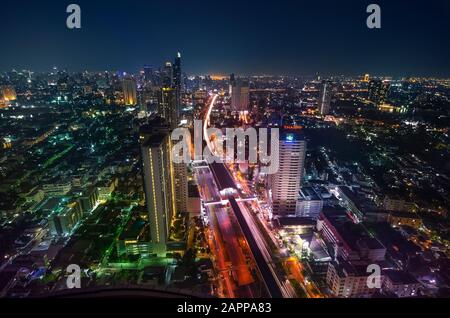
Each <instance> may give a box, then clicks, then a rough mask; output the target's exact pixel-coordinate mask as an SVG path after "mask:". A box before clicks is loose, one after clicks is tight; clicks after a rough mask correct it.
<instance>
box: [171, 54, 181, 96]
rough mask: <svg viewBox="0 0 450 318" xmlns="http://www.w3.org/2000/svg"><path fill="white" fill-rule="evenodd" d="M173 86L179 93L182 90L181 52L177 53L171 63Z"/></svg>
mask: <svg viewBox="0 0 450 318" xmlns="http://www.w3.org/2000/svg"><path fill="white" fill-rule="evenodd" d="M173 86H174V88H176V89H177V90H178V93H179V94H181V91H182V74H181V54H180V52H178V53H177V56H176V57H175V62H174V63H173Z"/></svg>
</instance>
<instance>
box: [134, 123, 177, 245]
mask: <svg viewBox="0 0 450 318" xmlns="http://www.w3.org/2000/svg"><path fill="white" fill-rule="evenodd" d="M141 140H142V146H141V150H142V161H143V166H144V169H143V173H144V190H145V200H146V204H147V210H148V213H149V218H148V221H149V224H150V239H151V243H152V251H153V253H157V254H163V253H165V251H166V245H167V242H168V239H169V230H170V222H171V220H172V216H173V215H174V213H176V207H175V200H174V186H173V167H172V164H171V145H170V144H171V141H170V135H169V134H168V133H167V132H162V131H159V132H154V133H152V134H150V135H142V134H141Z"/></svg>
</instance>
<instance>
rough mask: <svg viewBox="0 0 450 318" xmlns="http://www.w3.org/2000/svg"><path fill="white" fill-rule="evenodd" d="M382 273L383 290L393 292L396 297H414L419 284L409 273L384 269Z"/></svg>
mask: <svg viewBox="0 0 450 318" xmlns="http://www.w3.org/2000/svg"><path fill="white" fill-rule="evenodd" d="M383 274H384V277H385V279H384V283H383V290H384V291H385V292H388V293H391V294H395V295H396V296H397V297H400V298H401V297H415V296H417V295H418V292H419V288H420V287H421V284H420V283H419V282H418V281H417V279H415V278H414V276H412V275H411V274H409V273H407V272H403V271H397V270H386V271H384V272H383Z"/></svg>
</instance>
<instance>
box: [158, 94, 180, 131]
mask: <svg viewBox="0 0 450 318" xmlns="http://www.w3.org/2000/svg"><path fill="white" fill-rule="evenodd" d="M158 114H159V116H161V117H162V118H164V120H165V121H166V123H167V124H168V125H169V127H170V129H175V128H177V127H178V124H179V117H178V93H177V90H176V89H175V88H172V87H163V88H161V90H160V94H159V102H158Z"/></svg>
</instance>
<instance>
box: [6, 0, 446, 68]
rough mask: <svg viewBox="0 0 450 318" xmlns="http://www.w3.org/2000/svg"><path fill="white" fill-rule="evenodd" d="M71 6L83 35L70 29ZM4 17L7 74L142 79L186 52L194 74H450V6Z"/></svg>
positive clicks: (55, 5) (212, 8)
mask: <svg viewBox="0 0 450 318" xmlns="http://www.w3.org/2000/svg"><path fill="white" fill-rule="evenodd" d="M70 3H77V4H79V5H80V6H81V9H82V29H81V30H69V29H67V28H66V26H65V21H66V17H67V14H66V13H65V9H66V6H67V5H68V4H70ZM369 3H378V4H379V5H380V6H381V9H382V28H381V29H380V30H370V29H368V28H367V27H366V17H367V15H368V14H367V13H366V6H367V5H368V4H369ZM1 17H2V21H1V27H0V38H1V42H2V45H1V49H0V71H5V70H8V69H11V68H18V69H21V68H31V69H33V70H48V69H50V68H51V67H52V66H53V65H57V66H59V67H61V68H66V69H68V70H69V71H77V70H124V71H131V72H135V71H137V70H138V69H139V68H140V67H141V66H142V65H143V64H150V65H154V66H159V65H160V64H162V63H163V62H164V61H165V60H167V59H172V58H173V56H174V55H175V53H176V51H178V50H179V51H181V52H182V55H183V68H184V70H185V71H186V72H187V73H189V74H204V73H220V74H228V73H230V72H235V73H238V74H267V73H272V74H295V75H313V74H315V73H316V72H319V73H320V74H323V75H326V74H349V75H356V74H362V73H370V74H375V75H376V74H380V75H382V74H386V75H394V76H397V75H438V76H450V40H449V39H450V1H449V0H429V1H418V0H389V1H381V0H372V1H365V0H339V1H337V0H330V1H324V0H310V1H303V0H296V1H286V0H276V1H275V0H259V1H255V0H227V1H217V0H209V1H207V0H172V1H160V0H145V1H144V0H140V1H138V0H126V1H124V0H120V1H112V0H110V1H106V0H89V1H85V0H70V1H65V0H58V1H50V0H36V1H30V0H14V1H13V0H6V1H2V5H1Z"/></svg>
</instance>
